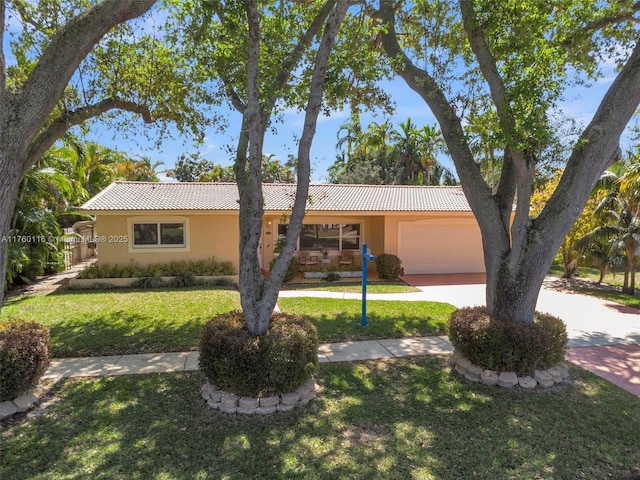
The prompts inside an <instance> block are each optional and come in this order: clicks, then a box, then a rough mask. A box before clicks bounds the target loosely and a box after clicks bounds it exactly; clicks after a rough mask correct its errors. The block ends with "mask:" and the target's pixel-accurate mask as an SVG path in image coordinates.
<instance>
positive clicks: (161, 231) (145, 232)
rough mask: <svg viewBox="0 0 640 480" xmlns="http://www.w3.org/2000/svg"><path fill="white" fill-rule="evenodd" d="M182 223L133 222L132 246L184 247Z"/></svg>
mask: <svg viewBox="0 0 640 480" xmlns="http://www.w3.org/2000/svg"><path fill="white" fill-rule="evenodd" d="M184 231H185V227H184V223H182V222H180V223H168V222H167V223H161V222H157V223H156V222H154V223H151V222H149V223H147V222H145V223H134V224H133V246H134V247H184V246H185V241H184V240H185V239H184Z"/></svg>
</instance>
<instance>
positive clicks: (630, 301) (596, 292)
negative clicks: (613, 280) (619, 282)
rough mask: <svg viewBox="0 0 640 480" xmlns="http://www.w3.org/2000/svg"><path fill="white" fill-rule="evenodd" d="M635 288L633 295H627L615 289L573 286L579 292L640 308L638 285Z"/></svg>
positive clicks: (639, 289)
mask: <svg viewBox="0 0 640 480" xmlns="http://www.w3.org/2000/svg"><path fill="white" fill-rule="evenodd" d="M638 287H639V288H636V293H635V295H629V294H626V293H622V292H620V291H617V290H606V289H601V288H584V287H575V288H574V289H575V290H576V291H577V292H580V293H586V294H587V295H593V296H594V297H598V298H603V299H605V300H610V301H612V302H616V303H621V304H622V305H626V306H627V307H633V308H640V285H639V286H638Z"/></svg>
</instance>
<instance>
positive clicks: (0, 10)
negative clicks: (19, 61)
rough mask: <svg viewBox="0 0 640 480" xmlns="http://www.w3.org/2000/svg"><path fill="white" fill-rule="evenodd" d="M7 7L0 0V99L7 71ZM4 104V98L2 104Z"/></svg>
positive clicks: (4, 92)
mask: <svg viewBox="0 0 640 480" xmlns="http://www.w3.org/2000/svg"><path fill="white" fill-rule="evenodd" d="M6 10H7V6H6V3H5V0H0V97H4V96H5V95H6V89H7V69H6V64H5V59H4V25H5V15H6ZM4 103H5V100H4V98H3V99H2V104H4Z"/></svg>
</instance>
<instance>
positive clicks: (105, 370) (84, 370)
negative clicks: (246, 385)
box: [43, 336, 453, 380]
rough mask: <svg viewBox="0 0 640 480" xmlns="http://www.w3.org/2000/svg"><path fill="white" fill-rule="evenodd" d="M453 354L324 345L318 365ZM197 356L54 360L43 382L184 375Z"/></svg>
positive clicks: (408, 343) (412, 345)
mask: <svg viewBox="0 0 640 480" xmlns="http://www.w3.org/2000/svg"><path fill="white" fill-rule="evenodd" d="M451 352H453V346H452V345H451V343H449V340H448V339H447V337H444V336H441V337H419V338H396V339H382V340H367V341H361V342H340V343H324V344H321V345H320V347H319V349H318V359H319V361H320V363H330V362H352V361H359V360H373V359H379V358H394V357H408V356H416V355H444V354H448V353H451ZM199 355H200V354H199V352H196V351H193V352H176V353H143V354H138V355H117V356H113V357H84V358H54V359H52V360H51V364H50V365H49V369H48V370H47V372H46V373H45V374H44V376H43V378H52V379H56V380H58V379H61V378H66V377H100V376H106V375H132V374H139V373H164V372H188V371H193V370H197V369H198V359H199Z"/></svg>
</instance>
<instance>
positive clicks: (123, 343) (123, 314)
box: [1, 288, 240, 357]
mask: <svg viewBox="0 0 640 480" xmlns="http://www.w3.org/2000/svg"><path fill="white" fill-rule="evenodd" d="M234 309H240V297H239V295H238V292H237V291H234V290H224V289H217V290H211V289H202V288H187V289H175V290H169V289H153V290H144V291H143V290H118V291H111V290H108V291H99V292H80V291H69V290H67V291H64V292H62V293H59V294H54V295H47V296H33V297H26V298H25V297H22V298H14V299H9V300H8V301H7V302H6V303H5V305H4V307H3V308H2V314H1V317H2V318H5V317H15V318H20V319H24V320H32V321H36V322H40V323H43V324H44V325H48V326H49V327H50V329H51V344H52V350H53V356H54V357H82V356H100V355H119V354H125V353H149V352H180V351H186V350H191V349H194V348H196V347H197V344H198V337H199V335H200V331H201V330H202V326H203V325H204V323H205V322H206V321H208V320H209V319H211V317H213V316H214V315H217V314H219V313H223V312H227V311H229V310H234Z"/></svg>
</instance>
